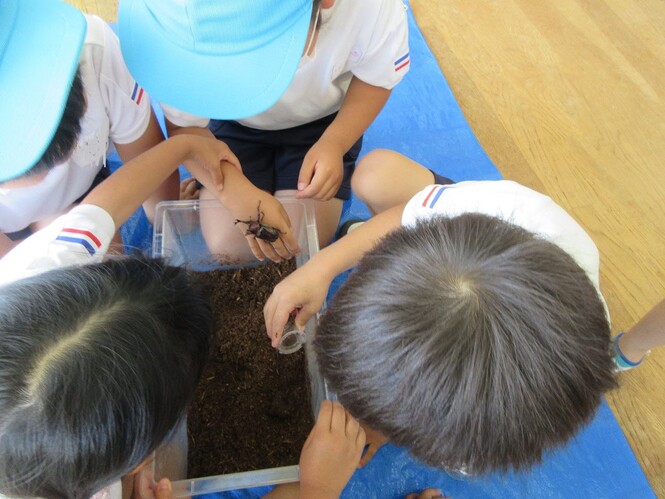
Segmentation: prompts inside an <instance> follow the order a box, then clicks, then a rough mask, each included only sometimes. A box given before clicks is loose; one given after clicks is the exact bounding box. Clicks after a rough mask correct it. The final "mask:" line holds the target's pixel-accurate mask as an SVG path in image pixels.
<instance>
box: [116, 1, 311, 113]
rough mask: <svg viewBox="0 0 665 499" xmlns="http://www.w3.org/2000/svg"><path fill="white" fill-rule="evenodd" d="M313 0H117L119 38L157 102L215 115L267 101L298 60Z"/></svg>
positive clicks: (260, 107) (254, 109)
mask: <svg viewBox="0 0 665 499" xmlns="http://www.w3.org/2000/svg"><path fill="white" fill-rule="evenodd" d="M311 15H312V0H121V1H120V8H119V13H118V27H119V31H120V44H121V47H122V52H123V56H124V58H125V62H126V63H127V67H128V68H129V70H130V71H131V73H132V75H133V76H134V78H135V79H136V80H137V81H138V82H139V83H140V84H141V85H142V86H143V87H144V88H145V89H146V90H147V91H148V93H149V94H150V95H151V96H152V97H154V98H155V99H157V100H158V101H160V102H163V103H165V104H168V105H169V106H171V107H174V108H176V109H178V110H180V111H183V112H186V113H190V114H193V115H197V116H203V117H207V118H215V119H239V118H245V117H248V116H253V115H255V114H259V113H261V112H263V111H265V110H266V109H268V108H269V107H270V106H272V105H273V104H274V103H275V102H277V100H278V99H279V98H280V96H281V95H282V94H283V93H284V91H285V90H286V89H287V87H288V86H289V84H290V83H291V80H292V79H293V76H294V74H295V72H296V69H297V68H298V64H299V62H300V58H301V56H302V51H303V49H304V47H305V41H306V38H307V32H308V29H309V24H310V19H311Z"/></svg>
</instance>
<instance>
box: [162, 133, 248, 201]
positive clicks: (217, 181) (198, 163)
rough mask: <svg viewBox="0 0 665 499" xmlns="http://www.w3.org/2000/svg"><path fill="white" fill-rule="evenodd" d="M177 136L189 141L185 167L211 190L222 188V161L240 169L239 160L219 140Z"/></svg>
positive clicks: (198, 136) (195, 136)
mask: <svg viewBox="0 0 665 499" xmlns="http://www.w3.org/2000/svg"><path fill="white" fill-rule="evenodd" d="M178 137H183V138H184V139H185V140H188V141H189V143H190V151H189V154H188V157H187V160H186V161H185V163H186V166H187V169H188V170H189V171H190V172H191V174H192V175H193V176H194V177H195V178H197V179H198V180H200V181H201V183H202V184H203V185H205V186H206V187H208V188H209V189H212V191H213V192H215V190H217V191H221V190H222V189H223V188H224V173H223V170H222V163H223V162H227V163H230V164H232V165H233V166H234V167H236V168H238V169H240V161H238V158H237V157H236V155H235V154H233V153H232V152H231V149H229V146H227V145H226V144H225V143H224V142H222V141H221V140H217V139H212V138H208V137H202V136H200V135H186V134H184V135H179V136H178ZM174 138H176V137H174ZM169 140H173V139H169Z"/></svg>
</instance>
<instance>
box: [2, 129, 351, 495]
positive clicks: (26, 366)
mask: <svg viewBox="0 0 665 499" xmlns="http://www.w3.org/2000/svg"><path fill="white" fill-rule="evenodd" d="M229 154H230V153H229V151H228V148H227V147H226V146H225V145H224V144H223V143H221V142H218V141H216V140H214V139H205V138H202V137H196V136H184V135H183V136H178V137H173V138H171V139H168V140H167V141H165V142H162V143H161V144H159V145H157V146H156V147H154V148H153V149H151V150H150V151H147V152H146V153H144V154H142V155H141V156H139V157H137V158H135V159H134V160H132V161H129V162H128V163H127V164H126V165H125V166H124V167H123V168H122V169H121V170H119V171H118V172H117V173H116V174H114V175H112V176H111V177H110V178H108V179H107V180H105V181H104V182H103V183H102V184H100V185H99V186H97V187H96V188H95V189H93V191H92V192H91V193H90V194H88V196H86V198H85V199H84V200H83V201H82V203H81V204H80V205H78V206H77V207H75V208H73V209H72V210H71V211H70V212H69V213H68V214H66V215H63V216H61V217H59V218H58V219H56V220H55V221H54V222H52V223H51V224H50V225H49V226H48V227H46V228H44V229H42V230H41V231H39V232H37V233H35V234H34V235H32V236H30V237H29V238H28V239H26V240H25V241H23V242H22V243H21V244H20V245H18V246H17V247H16V248H14V249H13V250H12V251H11V252H10V253H9V254H8V255H7V256H6V257H5V258H3V259H2V260H0V280H1V281H2V282H1V283H0V493H1V494H7V495H11V496H22V497H47V498H48V497H71V498H86V497H90V496H91V495H92V494H93V493H95V492H97V491H99V490H101V489H106V492H107V493H110V494H111V495H113V497H122V496H121V495H120V493H121V492H122V493H129V492H130V491H131V488H132V486H133V482H134V476H135V475H137V474H138V472H139V471H140V470H141V469H142V467H145V465H146V464H147V462H148V461H149V457H150V455H151V453H152V452H153V451H154V450H155V448H156V447H157V446H158V445H159V444H160V443H162V442H163V441H164V440H165V439H166V438H168V436H169V435H170V433H171V432H172V431H173V430H174V429H175V428H176V427H177V426H178V424H179V422H180V421H181V420H182V417H183V416H184V414H185V411H186V408H187V404H188V402H189V400H190V399H191V396H192V394H193V391H194V388H195V386H196V384H197V382H198V378H199V377H200V375H201V372H202V368H203V365H204V361H205V358H206V356H207V351H208V335H209V332H210V320H211V319H210V315H211V314H210V310H209V305H208V303H207V302H206V300H205V299H204V297H203V294H202V290H201V289H199V287H198V285H197V284H196V283H195V282H194V280H193V278H192V276H190V275H189V274H188V273H187V272H186V271H185V270H184V269H181V268H176V267H170V266H168V265H166V264H165V263H164V262H161V261H155V260H148V259H143V258H131V257H124V258H117V259H113V260H109V261H102V259H103V256H104V254H105V252H106V250H107V249H108V245H109V243H110V240H111V238H112V236H113V234H114V233H115V229H116V227H117V226H118V225H120V224H121V223H123V222H124V220H125V219H126V218H127V217H128V216H129V215H130V214H131V213H133V211H134V210H135V209H136V208H137V207H138V205H139V204H140V203H141V201H142V200H143V198H144V197H145V196H146V195H147V194H148V193H150V192H152V191H153V190H154V189H155V187H156V186H158V185H159V184H160V183H161V182H163V181H164V179H165V178H167V177H168V176H169V175H170V174H171V173H172V172H173V171H175V170H176V168H177V167H178V165H179V164H180V163H181V162H182V161H185V160H187V161H189V162H190V164H191V165H192V168H193V172H194V173H195V174H199V175H200V176H201V178H205V179H207V180H208V179H209V180H210V183H208V184H207V187H208V188H209V189H211V190H215V189H216V186H217V185H219V183H220V181H221V177H222V175H224V182H225V184H226V186H227V189H225V190H224V191H222V192H219V191H218V193H219V198H220V200H221V201H222V202H223V203H224V204H225V205H226V206H227V207H229V208H230V209H231V211H232V212H233V213H234V214H235V215H237V216H239V217H242V216H246V214H247V211H246V210H247V207H248V206H249V207H251V208H252V210H253V209H254V207H255V206H256V203H257V202H259V201H260V202H262V203H266V206H268V207H269V208H270V209H271V211H274V210H276V209H277V207H275V206H272V205H271V203H277V201H275V200H274V199H273V198H272V197H271V196H270V195H268V194H267V193H264V192H262V191H260V190H258V189H256V188H255V187H253V186H252V185H251V184H249V182H248V181H247V180H246V179H244V177H242V175H241V174H240V173H239V172H238V171H237V169H236V168H235V166H234V165H232V164H230V163H229V162H228V161H225V160H226V158H227V157H228V156H229ZM236 198H238V199H236ZM250 211H251V210H250ZM284 230H287V229H286V228H285V227H284ZM331 434H332V435H331ZM363 446H364V434H363V432H362V430H361V429H359V427H358V424H357V422H355V421H354V420H353V419H352V418H350V417H349V416H348V415H347V414H346V413H345V411H344V410H343V409H342V408H341V406H339V405H337V404H336V405H333V404H330V403H327V404H323V406H322V409H321V415H320V417H319V420H318V422H317V425H316V426H315V428H314V430H313V433H312V436H311V438H310V440H308V444H306V445H305V448H304V449H303V463H302V466H303V467H302V470H303V475H302V481H303V488H304V490H309V492H308V493H310V494H311V497H328V496H325V495H323V493H321V494H319V489H320V488H321V487H322V486H325V487H324V492H325V491H329V489H330V488H331V487H332V488H331V489H330V490H332V491H334V492H335V493H338V492H337V491H338V489H339V491H341V488H340V487H343V486H344V483H345V481H346V480H348V478H349V477H350V476H351V474H352V473H353V470H354V469H355V467H356V465H357V462H358V460H359V459H360V454H361V451H362V448H363ZM309 461H311V462H312V463H319V464H321V465H322V468H320V469H319V468H318V465H317V466H307V463H308V462H309ZM121 477H122V478H123V479H122V482H118V480H119V479H120V478H121ZM160 486H161V487H162V488H166V489H167V490H168V487H169V486H168V482H160ZM108 487H110V489H107V488H108ZM158 490H159V489H158ZM107 497H108V495H107Z"/></svg>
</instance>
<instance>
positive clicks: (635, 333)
mask: <svg viewBox="0 0 665 499" xmlns="http://www.w3.org/2000/svg"><path fill="white" fill-rule="evenodd" d="M663 344H665V300H661V301H660V303H658V304H656V305H655V306H654V307H653V308H652V309H651V310H649V312H647V314H646V315H645V316H644V317H642V318H641V319H640V320H639V321H638V322H637V324H635V325H634V326H633V327H632V328H630V329H629V330H628V332H626V333H619V334H617V335H616V336H615V337H614V338H613V339H612V346H613V348H614V361H615V363H616V365H617V368H618V370H620V371H626V370H628V369H632V368H633V367H636V366H639V365H640V364H641V363H642V361H643V360H644V359H645V358H646V356H647V355H649V353H650V351H651V349H652V348H655V347H658V346H661V345H663Z"/></svg>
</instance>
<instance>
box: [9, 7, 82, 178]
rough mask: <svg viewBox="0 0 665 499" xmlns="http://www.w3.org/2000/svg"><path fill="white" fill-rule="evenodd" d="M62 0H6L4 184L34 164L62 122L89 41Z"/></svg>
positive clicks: (73, 11) (72, 10) (74, 13)
mask: <svg viewBox="0 0 665 499" xmlns="http://www.w3.org/2000/svg"><path fill="white" fill-rule="evenodd" d="M86 30H87V24H86V21H85V17H84V16H83V14H81V12H79V11H78V10H77V9H75V8H74V7H72V6H70V5H67V4H66V3H64V2H61V1H60V0H0V182H2V181H5V180H9V179H12V178H16V177H18V176H20V175H22V174H23V173H25V172H26V171H27V170H28V169H30V168H31V167H33V166H34V165H35V164H36V163H37V162H38V161H39V159H40V158H41V157H42V155H43V154H44V151H45V150H46V148H47V147H48V145H49V144H50V143H51V140H52V139H53V135H54V134H55V131H56V130H57V128H58V125H59V124H60V120H61V119H62V113H63V112H64V109H65V103H66V102H67V97H68V96H69V91H70V88H71V83H72V80H73V79H74V74H75V73H76V68H77V67H78V60H79V55H80V53H81V47H82V46H83V42H84V40H85V33H86Z"/></svg>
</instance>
